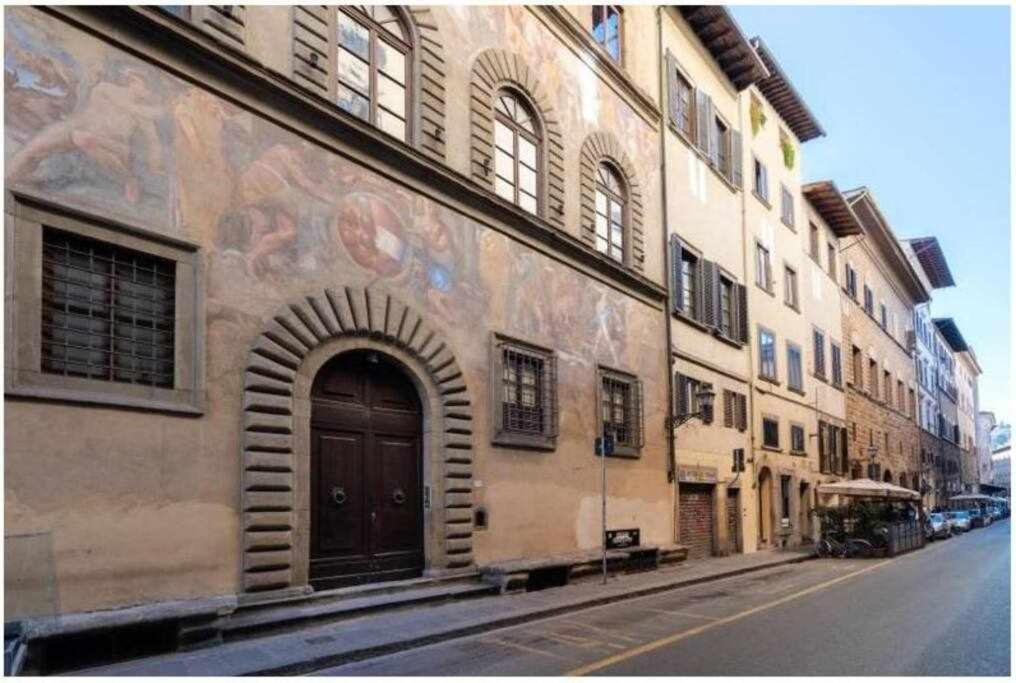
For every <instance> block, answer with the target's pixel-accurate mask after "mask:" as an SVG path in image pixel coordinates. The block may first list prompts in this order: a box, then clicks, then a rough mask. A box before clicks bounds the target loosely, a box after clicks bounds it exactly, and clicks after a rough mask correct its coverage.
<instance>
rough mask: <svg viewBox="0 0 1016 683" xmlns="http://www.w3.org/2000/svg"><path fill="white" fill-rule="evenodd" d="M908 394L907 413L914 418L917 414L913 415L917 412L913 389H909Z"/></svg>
mask: <svg viewBox="0 0 1016 683" xmlns="http://www.w3.org/2000/svg"><path fill="white" fill-rule="evenodd" d="M909 394H910V401H908V402H907V408H908V410H907V415H909V416H910V417H912V418H916V417H917V415H915V414H914V413H916V412H917V395H916V394H915V393H914V390H913V389H910V390H909Z"/></svg>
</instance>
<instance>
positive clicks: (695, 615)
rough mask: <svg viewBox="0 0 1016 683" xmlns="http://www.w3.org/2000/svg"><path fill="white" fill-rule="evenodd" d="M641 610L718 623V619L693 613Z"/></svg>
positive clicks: (655, 609) (669, 610) (645, 608)
mask: <svg viewBox="0 0 1016 683" xmlns="http://www.w3.org/2000/svg"><path fill="white" fill-rule="evenodd" d="M642 609H644V610H646V611H647V612H656V613H658V614H673V615H674V616H677V617H694V618H695V619H705V620H706V621H718V620H719V618H720V617H707V616H706V615H704V614H695V613H694V612H685V611H683V610H678V609H659V608H657V607H643V608H642Z"/></svg>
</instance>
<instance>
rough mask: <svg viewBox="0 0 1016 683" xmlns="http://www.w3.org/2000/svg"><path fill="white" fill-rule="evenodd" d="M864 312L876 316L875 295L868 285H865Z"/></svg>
mask: <svg viewBox="0 0 1016 683" xmlns="http://www.w3.org/2000/svg"><path fill="white" fill-rule="evenodd" d="M864 312H865V313H867V314H868V315H870V316H871V317H873V318H874V317H875V296H874V294H872V291H871V288H870V287H868V285H865V286H864Z"/></svg>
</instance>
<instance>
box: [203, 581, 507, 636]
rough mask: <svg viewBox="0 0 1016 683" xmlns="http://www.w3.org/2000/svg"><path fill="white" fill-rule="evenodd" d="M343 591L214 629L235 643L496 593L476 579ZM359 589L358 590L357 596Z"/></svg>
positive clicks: (227, 620)
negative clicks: (358, 617)
mask: <svg viewBox="0 0 1016 683" xmlns="http://www.w3.org/2000/svg"><path fill="white" fill-rule="evenodd" d="M393 583H394V584H401V585H386V584H377V585H375V586H370V587H356V589H351V588H343V589H337V590H334V591H324V592H322V593H318V594H312V596H308V597H307V598H306V599H300V600H290V601H285V602H282V603H269V604H261V605H255V606H249V607H244V608H241V609H238V610H237V611H236V612H234V613H233V614H231V615H230V616H228V617H224V618H223V619H222V620H221V621H220V623H219V624H218V626H219V628H220V629H221V631H222V637H223V640H226V641H231V640H239V639H243V638H249V637H254V636H262V635H265V634H267V633H271V632H274V631H281V630H285V629H288V628H291V627H293V626H294V625H299V626H304V625H307V624H312V623H315V622H331V621H341V620H343V619H348V618H350V617H353V616H361V615H363V614H369V613H372V612H380V611H383V610H395V609H402V608H406V607H415V606H419V605H422V604H427V603H437V602H448V601H453V600H465V599H469V598H475V597H480V596H483V595H491V594H493V593H496V592H497V589H496V587H494V586H491V585H490V584H487V583H483V582H481V581H478V580H476V579H471V580H470V579H458V580H454V581H449V580H443V581H442V580H423V581H412V582H393ZM357 589H359V590H357Z"/></svg>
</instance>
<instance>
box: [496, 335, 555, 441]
mask: <svg viewBox="0 0 1016 683" xmlns="http://www.w3.org/2000/svg"><path fill="white" fill-rule="evenodd" d="M492 356H493V365H494V367H493V368H492V373H491V377H492V379H493V381H492V383H491V393H492V399H493V400H492V401H491V403H492V405H493V406H494V422H495V437H494V442H495V443H496V444H498V445H506V446H520V447H532V448H542V449H552V448H554V446H555V445H556V438H557V433H558V432H557V430H558V408H557V359H556V357H555V355H554V353H553V352H552V351H549V350H547V349H541V348H539V347H535V346H531V345H528V344H525V343H523V342H518V341H515V340H509V339H507V338H503V337H500V336H499V335H495V336H494V343H493V353H492Z"/></svg>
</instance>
